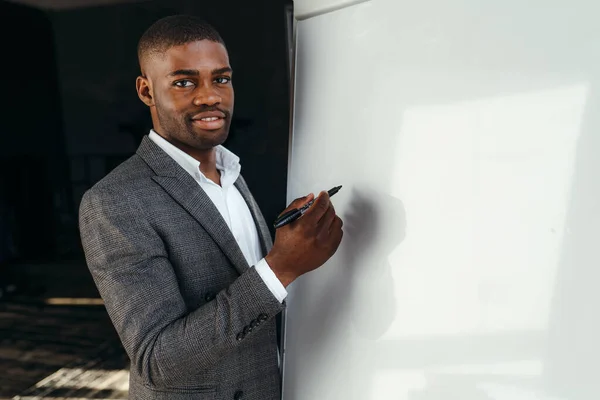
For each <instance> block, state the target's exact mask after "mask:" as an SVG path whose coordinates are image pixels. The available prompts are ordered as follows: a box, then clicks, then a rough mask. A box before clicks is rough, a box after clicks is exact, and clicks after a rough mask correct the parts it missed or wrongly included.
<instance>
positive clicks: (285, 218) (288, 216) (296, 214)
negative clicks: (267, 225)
mask: <svg viewBox="0 0 600 400" xmlns="http://www.w3.org/2000/svg"><path fill="white" fill-rule="evenodd" d="M341 188H342V185H340V186H336V187H334V188H331V189H329V190H328V191H327V193H328V194H329V197H331V196H333V195H334V194H336V193H337V192H338V191H339V190H340V189H341ZM315 200H316V197H315V198H314V199H312V200H311V201H309V202H308V203H306V204H305V205H303V206H302V207H300V208H294V209H293V210H290V211H288V212H286V213H285V214H282V215H280V216H279V217H277V219H276V220H275V222H274V223H273V226H274V227H275V229H277V228H281V227H282V226H284V225H287V224H289V223H291V222H294V221H295V220H297V219H298V218H300V217H301V216H302V215H304V213H305V212H306V210H308V208H309V207H310V206H312V204H313V203H314V202H315Z"/></svg>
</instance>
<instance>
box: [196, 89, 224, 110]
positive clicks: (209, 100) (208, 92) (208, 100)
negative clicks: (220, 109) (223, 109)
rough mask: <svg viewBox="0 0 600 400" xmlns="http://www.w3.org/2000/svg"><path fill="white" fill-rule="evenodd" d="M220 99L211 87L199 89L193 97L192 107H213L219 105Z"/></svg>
mask: <svg viewBox="0 0 600 400" xmlns="http://www.w3.org/2000/svg"><path fill="white" fill-rule="evenodd" d="M221 101H222V98H221V96H219V94H218V93H217V92H216V91H215V90H214V88H212V87H208V88H201V89H200V90H198V93H197V94H196V96H195V97H194V105H195V106H201V105H207V106H214V105H216V104H219V103H221Z"/></svg>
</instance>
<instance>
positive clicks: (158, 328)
mask: <svg viewBox="0 0 600 400" xmlns="http://www.w3.org/2000/svg"><path fill="white" fill-rule="evenodd" d="M79 228H80V234H81V241H82V246H83V249H84V253H85V257H86V262H87V264H88V267H89V269H90V272H91V274H92V276H93V278H94V281H95V283H96V286H97V287H98V290H99V292H100V295H101V296H102V298H103V300H104V303H105V306H106V309H107V311H108V314H109V316H110V318H111V320H112V322H113V324H114V326H115V328H116V330H117V333H118V334H119V336H120V339H121V341H122V343H123V346H124V348H125V350H126V351H127V353H128V355H129V357H130V359H131V363H132V365H131V367H132V368H136V369H137V371H138V373H139V375H140V376H141V377H142V378H143V379H144V381H145V382H144V383H145V384H147V385H151V386H157V387H161V386H173V385H175V386H176V385H178V384H179V383H180V382H178V380H181V381H183V382H185V381H187V380H188V379H186V377H185V374H186V373H187V374H190V373H192V374H194V375H196V373H198V372H200V371H201V370H205V369H208V368H210V367H211V366H214V364H215V363H217V362H218V361H219V359H220V358H221V357H223V356H224V355H226V354H228V353H229V352H231V351H233V350H234V349H236V347H238V346H243V345H244V342H245V340H247V339H248V338H250V337H252V336H253V335H256V334H257V332H259V331H260V330H261V323H262V326H264V322H266V321H267V320H269V319H271V318H273V317H274V316H275V315H276V314H277V313H279V312H280V311H281V310H282V309H283V308H284V307H285V304H281V303H280V302H279V301H278V300H277V299H276V298H275V297H274V296H273V294H272V293H271V291H270V290H269V288H268V287H267V286H266V284H265V283H264V281H263V280H262V279H261V277H260V276H259V275H258V273H257V272H256V270H255V268H249V269H248V270H247V271H246V272H245V273H243V274H242V275H240V276H239V277H238V278H237V279H236V280H235V281H234V282H233V283H232V284H231V285H230V286H229V287H228V288H226V289H225V290H222V291H221V292H220V293H218V294H217V295H216V297H215V300H214V301H211V302H209V303H206V304H205V305H203V306H201V307H200V308H198V309H196V310H192V311H191V312H190V311H189V310H188V309H187V307H186V304H185V302H184V300H183V297H182V295H181V293H180V291H179V287H178V283H177V279H176V276H175V273H174V270H173V268H172V266H171V263H170V261H169V258H168V254H167V252H166V251H165V247H164V244H163V242H162V240H161V238H160V237H159V235H158V234H157V232H156V231H155V230H154V229H153V228H152V226H151V225H150V224H149V222H148V220H147V219H146V218H145V217H144V213H143V210H141V209H140V208H139V207H138V205H137V202H135V199H132V198H131V195H127V194H125V193H123V192H122V191H108V190H96V189H94V188H92V189H90V190H88V191H87V192H86V193H85V194H84V196H83V199H82V202H81V205H80V210H79ZM257 324H258V325H257ZM249 325H252V326H253V328H252V330H251V332H246V333H242V332H243V331H244V328H245V327H247V326H249ZM246 331H248V329H247V328H246ZM173 370H175V371H178V372H177V373H169V371H173ZM188 378H189V377H188Z"/></svg>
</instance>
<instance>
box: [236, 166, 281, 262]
mask: <svg viewBox="0 0 600 400" xmlns="http://www.w3.org/2000/svg"><path fill="white" fill-rule="evenodd" d="M234 185H235V187H236V188H237V189H238V190H239V192H240V194H241V195H242V197H243V198H244V200H245V201H246V204H248V208H249V209H250V213H251V214H252V218H253V219H254V223H255V224H256V229H257V230H258V237H259V238H260V246H261V249H262V251H263V256H265V255H267V253H268V252H269V251H270V250H271V247H273V240H272V239H271V232H270V231H269V228H268V227H267V223H266V222H265V219H264V217H263V215H262V213H261V212H260V208H259V207H258V204H256V201H255V200H254V197H252V194H251V193H250V189H248V185H247V184H246V181H245V180H244V178H242V176H241V175H240V177H239V178H238V179H237V180H236V181H235V184H234Z"/></svg>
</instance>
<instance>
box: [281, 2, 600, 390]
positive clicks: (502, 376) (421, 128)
mask: <svg viewBox="0 0 600 400" xmlns="http://www.w3.org/2000/svg"><path fill="white" fill-rule="evenodd" d="M343 2H344V1H343V0H342V1H340V3H343ZM299 3H302V2H301V1H298V0H296V2H295V4H296V5H298V4H299ZM308 3H315V2H314V1H308ZM330 3H335V0H332V1H331V2H330ZM300 9H301V10H302V12H303V15H305V16H306V15H308V16H309V17H307V18H304V19H301V20H299V21H297V31H296V46H297V48H296V57H295V59H296V66H295V92H294V120H293V131H292V142H291V148H290V160H289V164H290V169H289V175H288V193H287V196H288V200H289V201H291V200H292V199H294V198H296V197H299V196H303V195H305V194H307V193H309V192H314V193H315V194H316V193H318V192H319V191H320V190H323V189H329V188H331V187H333V186H336V185H343V188H342V190H341V191H340V192H339V193H338V194H336V195H335V196H334V197H332V202H333V203H334V205H335V208H336V211H337V212H338V214H339V215H340V216H341V218H342V219H343V220H344V233H345V234H344V238H343V241H342V244H341V246H340V248H339V249H338V251H337V253H336V254H335V255H334V257H333V258H332V259H330V260H329V261H328V262H327V263H326V264H325V265H324V266H323V267H321V268H320V269H318V270H316V271H314V272H312V273H309V274H307V275H304V276H302V277H301V278H299V279H298V280H297V281H296V282H294V283H293V284H292V285H290V286H289V288H288V289H289V292H290V294H289V298H288V310H287V322H286V340H285V343H286V344H285V358H284V368H285V369H284V370H285V375H284V387H283V393H284V396H283V398H284V400H315V399H318V400H328V399H334V400H337V399H340V400H342V399H343V400H348V399H357V400H387V399H394V400H488V399H491V400H534V399H536V400H537V399H540V400H584V399H585V400H587V399H590V400H592V399H593V400H598V399H600V311H599V306H600V290H599V289H598V285H599V283H600V250H599V249H600V243H599V242H600V233H599V228H598V227H600V188H599V185H600V94H599V89H600V24H599V23H598V18H597V17H598V16H599V15H600V5H598V3H597V2H596V1H591V0H589V1H584V0H571V1H553V0H546V1H539V0H532V1H528V2H523V1H516V0H507V1H501V2H500V1H474V0H473V1H465V0H463V1H452V2H448V1H442V0H423V1H419V2H415V1H411V2H409V1H402V0H372V1H367V2H362V3H359V4H351V5H348V6H343V7H338V8H336V7H335V5H334V4H329V8H327V10H325V11H328V12H322V13H316V14H315V15H313V14H314V13H311V10H310V9H307V8H306V7H304V6H302V5H301V7H300ZM311 15H312V16H311Z"/></svg>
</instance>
